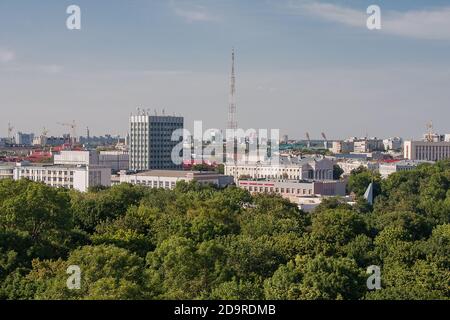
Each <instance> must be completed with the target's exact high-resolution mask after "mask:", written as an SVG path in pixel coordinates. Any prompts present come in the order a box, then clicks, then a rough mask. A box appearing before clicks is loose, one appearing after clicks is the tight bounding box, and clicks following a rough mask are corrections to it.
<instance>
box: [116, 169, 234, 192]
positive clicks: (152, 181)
mask: <svg viewBox="0 0 450 320" xmlns="http://www.w3.org/2000/svg"><path fill="white" fill-rule="evenodd" d="M114 180H115V181H116V183H117V182H118V183H131V184H135V185H141V186H146V187H149V188H164V189H173V188H175V186H176V183H177V182H178V181H186V182H191V181H197V182H199V183H201V184H214V185H216V186H218V187H225V186H227V185H230V184H232V183H233V177H230V176H226V175H223V174H218V173H216V172H210V171H202V172H200V171H182V170H150V171H145V172H140V173H136V174H126V172H120V174H119V179H118V180H117V179H114Z"/></svg>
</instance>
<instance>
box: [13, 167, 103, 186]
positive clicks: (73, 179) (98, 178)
mask: <svg viewBox="0 0 450 320" xmlns="http://www.w3.org/2000/svg"><path fill="white" fill-rule="evenodd" d="M13 179H14V180H20V179H29V180H32V181H35V182H42V183H45V184H46V185H48V186H51V187H61V188H67V189H75V190H78V191H81V192H86V191H88V188H90V187H95V186H105V187H108V186H110V185H111V169H110V168H106V167H101V166H95V165H93V166H89V165H88V166H85V165H76V166H75V165H56V164H52V165H35V164H30V163H27V162H21V163H17V164H16V165H15V167H14V170H13Z"/></svg>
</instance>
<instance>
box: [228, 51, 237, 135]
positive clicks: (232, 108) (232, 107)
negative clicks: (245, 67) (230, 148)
mask: <svg viewBox="0 0 450 320" xmlns="http://www.w3.org/2000/svg"><path fill="white" fill-rule="evenodd" d="M234 64H235V54H234V48H233V49H232V51H231V77H230V101H229V106H228V125H227V128H228V129H233V130H235V129H237V119H236V74H235V66H234Z"/></svg>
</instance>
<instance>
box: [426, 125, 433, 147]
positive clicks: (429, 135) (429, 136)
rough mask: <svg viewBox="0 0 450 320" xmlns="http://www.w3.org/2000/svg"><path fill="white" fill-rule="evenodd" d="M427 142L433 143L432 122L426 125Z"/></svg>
mask: <svg viewBox="0 0 450 320" xmlns="http://www.w3.org/2000/svg"><path fill="white" fill-rule="evenodd" d="M427 141H428V142H433V121H430V122H428V123H427Z"/></svg>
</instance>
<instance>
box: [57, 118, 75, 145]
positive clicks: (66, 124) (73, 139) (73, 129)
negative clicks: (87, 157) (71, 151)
mask: <svg viewBox="0 0 450 320" xmlns="http://www.w3.org/2000/svg"><path fill="white" fill-rule="evenodd" d="M58 124H59V125H61V126H65V127H69V128H70V133H69V134H70V136H71V139H70V140H72V141H71V144H72V145H74V144H75V143H76V142H77V124H76V123H75V120H73V121H72V123H62V122H58Z"/></svg>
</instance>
